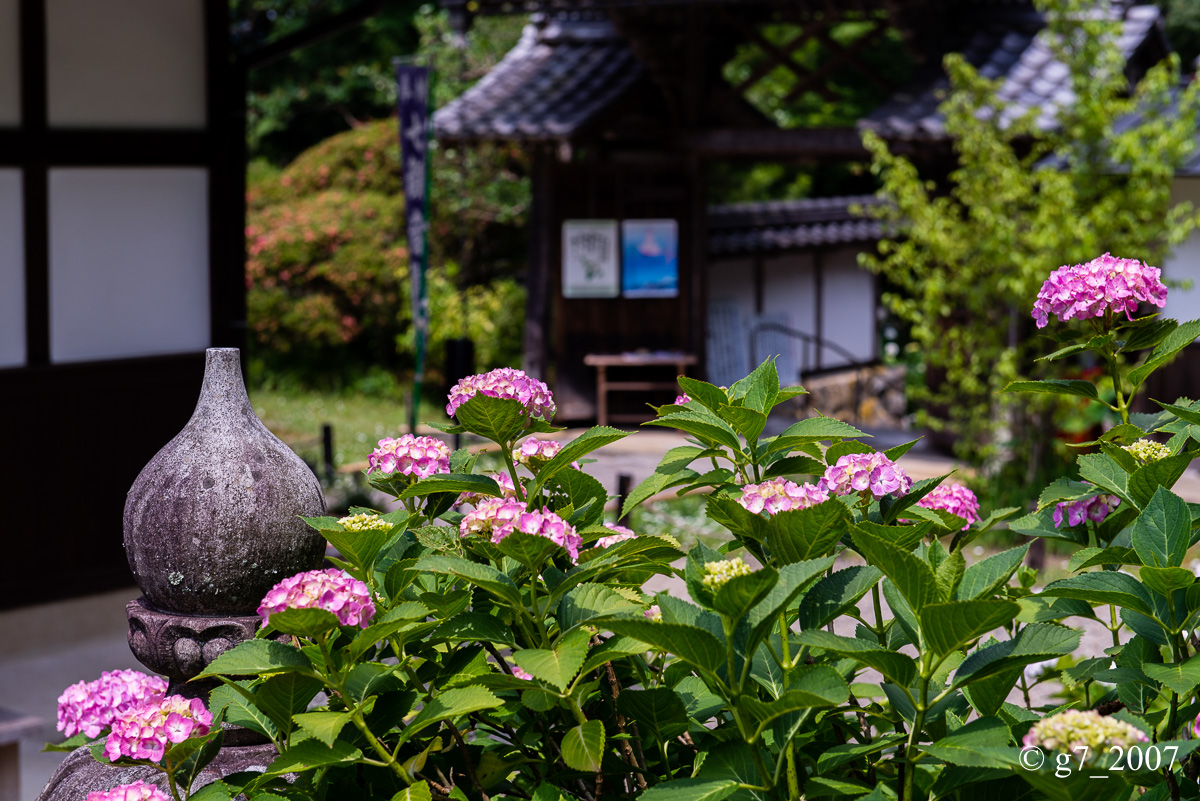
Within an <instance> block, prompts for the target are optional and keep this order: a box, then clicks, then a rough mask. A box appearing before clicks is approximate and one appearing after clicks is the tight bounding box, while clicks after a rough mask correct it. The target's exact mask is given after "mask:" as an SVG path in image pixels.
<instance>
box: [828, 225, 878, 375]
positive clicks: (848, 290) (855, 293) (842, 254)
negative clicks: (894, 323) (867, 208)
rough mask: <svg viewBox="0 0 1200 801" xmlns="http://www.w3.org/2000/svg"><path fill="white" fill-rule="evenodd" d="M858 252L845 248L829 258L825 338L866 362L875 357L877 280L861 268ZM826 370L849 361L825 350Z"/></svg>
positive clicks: (854, 249)
mask: <svg viewBox="0 0 1200 801" xmlns="http://www.w3.org/2000/svg"><path fill="white" fill-rule="evenodd" d="M857 257H858V250H857V249H856V248H843V249H841V250H836V251H833V252H831V253H827V254H826V255H825V261H824V279H823V282H824V293H825V311H824V315H823V317H822V327H823V328H824V337H825V338H826V339H827V340H830V341H832V342H836V343H837V344H838V345H840V346H842V347H843V348H845V349H846V350H848V351H850V352H851V353H853V354H854V355H855V356H856V357H858V358H859V359H862V360H867V359H871V358H874V356H875V279H874V276H872V275H871V274H870V273H869V272H867V271H866V270H864V269H862V268H861V267H859V266H858V261H857ZM822 364H823V366H825V367H833V366H835V365H839V364H846V360H845V359H844V358H841V357H839V356H837V355H836V354H833V353H830V352H829V351H828V350H827V351H825V356H824V361H823V362H822Z"/></svg>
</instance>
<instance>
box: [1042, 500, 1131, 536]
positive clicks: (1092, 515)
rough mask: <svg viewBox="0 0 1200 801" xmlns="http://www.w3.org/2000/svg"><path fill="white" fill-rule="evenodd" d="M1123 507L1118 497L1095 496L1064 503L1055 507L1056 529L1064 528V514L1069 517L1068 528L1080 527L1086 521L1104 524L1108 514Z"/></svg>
mask: <svg viewBox="0 0 1200 801" xmlns="http://www.w3.org/2000/svg"><path fill="white" fill-rule="evenodd" d="M1120 505H1121V499H1120V498H1118V497H1117V496H1116V495H1093V496H1092V497H1090V498H1084V499H1083V500H1082V501H1063V502H1062V503H1060V504H1058V505H1057V506H1055V507H1054V527H1055V528H1062V525H1063V513H1064V512H1065V513H1066V516H1067V525H1068V526H1078V525H1079V524H1080V523H1082V522H1083V521H1084V520H1091V521H1092V522H1093V523H1100V522H1103V520H1104V518H1106V517H1108V513H1109V512H1111V511H1112V510H1113V509H1116V508H1117V507H1118V506H1120Z"/></svg>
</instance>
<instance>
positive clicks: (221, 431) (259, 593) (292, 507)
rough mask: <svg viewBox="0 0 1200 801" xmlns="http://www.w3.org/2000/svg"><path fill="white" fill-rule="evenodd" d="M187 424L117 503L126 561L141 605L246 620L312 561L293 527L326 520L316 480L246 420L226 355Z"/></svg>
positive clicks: (309, 533)
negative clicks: (143, 602)
mask: <svg viewBox="0 0 1200 801" xmlns="http://www.w3.org/2000/svg"><path fill="white" fill-rule="evenodd" d="M207 356H208V358H207V363H206V365H205V369H204V388H203V390H202V391H201V393H200V401H199V402H198V403H197V404H196V411H195V412H193V413H192V418H191V420H189V421H188V424H187V425H186V426H184V428H183V430H182V431H180V432H179V434H178V435H176V437H175V438H174V439H173V440H171V441H170V442H168V443H167V444H166V446H165V447H163V449H162V450H161V451H159V452H158V454H157V455H155V457H154V458H153V459H151V460H150V462H149V464H147V465H146V466H145V467H144V468H142V472H141V473H140V474H139V475H138V477H137V480H135V481H134V482H133V486H132V487H131V488H130V490H129V495H128V497H127V499H126V501H125V553H126V555H127V556H128V558H129V568H130V570H132V571H133V575H134V578H135V579H136V580H137V584H138V586H139V587H140V588H141V590H142V592H143V593H144V594H145V597H146V601H147V604H148V605H149V606H150V607H152V608H154V609H157V610H159V611H162V612H175V613H181V614H185V615H253V614H254V610H255V609H256V608H257V607H258V604H259V602H260V601H261V600H262V598H263V596H264V595H266V593H267V591H268V590H270V589H271V587H273V586H274V585H275V584H276V583H277V582H278V581H280V580H281V579H284V578H286V577H288V576H291V575H294V574H295V573H299V572H301V571H304V570H311V569H313V568H315V567H317V566H319V565H320V563H321V558H322V555H323V554H324V552H325V541H324V540H323V539H322V538H321V535H320V534H318V533H317V532H316V531H314V530H313V529H311V528H309V526H308V525H307V524H306V523H305V522H304V521H303V520H301V519H300V517H299V516H300V515H307V516H315V515H321V514H324V512H325V498H324V495H323V494H322V492H321V486H320V484H319V483H318V482H317V479H316V476H314V475H313V473H312V471H311V470H310V469H309V468H308V466H307V465H305V464H304V462H303V461H301V459H300V457H299V456H297V455H296V454H295V453H293V452H292V451H291V450H290V449H289V448H288V447H287V446H286V445H284V444H283V443H282V442H281V441H280V440H279V439H278V438H277V437H276V436H275V435H274V434H272V433H271V432H270V431H268V430H267V428H266V426H264V425H263V424H262V422H261V421H260V420H259V419H258V417H256V416H255V414H254V408H253V407H252V406H251V405H250V398H249V397H248V396H247V395H246V387H245V385H244V384H243V383H242V373H241V365H240V362H239V359H238V350H237V349H236V348H210V349H209V350H208V353H207Z"/></svg>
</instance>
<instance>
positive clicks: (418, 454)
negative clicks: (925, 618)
mask: <svg viewBox="0 0 1200 801" xmlns="http://www.w3.org/2000/svg"><path fill="white" fill-rule="evenodd" d="M372 470H379V471H381V472H384V473H402V474H404V475H406V476H416V477H417V478H427V477H429V476H432V475H434V474H435V473H449V472H450V447H449V446H448V445H446V443H444V442H442V441H441V440H440V439H438V438H436V437H415V436H413V435H412V434H405V435H404V436H402V437H396V438H395V439H391V438H387V439H381V440H379V447H377V448H376V449H375V450H374V451H372V452H371V455H370V456H368V457H367V472H368V473H370V472H371V471H372Z"/></svg>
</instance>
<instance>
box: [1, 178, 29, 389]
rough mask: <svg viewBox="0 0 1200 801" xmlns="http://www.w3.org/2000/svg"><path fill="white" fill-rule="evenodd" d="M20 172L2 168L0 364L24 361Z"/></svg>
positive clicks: (23, 250) (23, 288)
mask: <svg viewBox="0 0 1200 801" xmlns="http://www.w3.org/2000/svg"><path fill="white" fill-rule="evenodd" d="M21 207H22V203H21V171H20V170H0V367H19V366H21V365H23V364H25V231H24V224H25V223H24V216H23V215H22V214H21Z"/></svg>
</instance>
